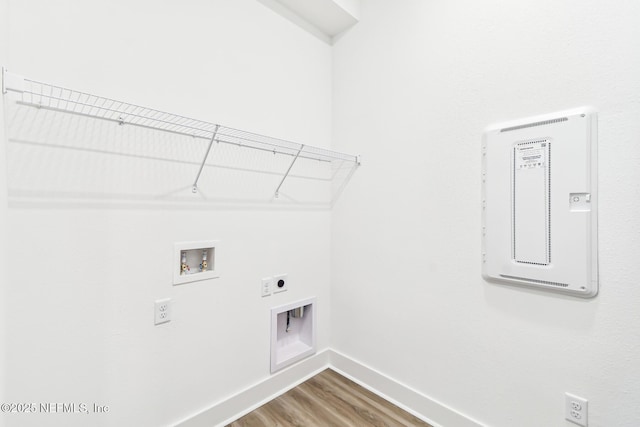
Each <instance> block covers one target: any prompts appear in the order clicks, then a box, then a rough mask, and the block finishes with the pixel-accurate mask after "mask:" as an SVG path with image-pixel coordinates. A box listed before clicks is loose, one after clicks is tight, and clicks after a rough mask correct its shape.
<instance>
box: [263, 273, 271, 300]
mask: <svg viewBox="0 0 640 427" xmlns="http://www.w3.org/2000/svg"><path fill="white" fill-rule="evenodd" d="M272 290H273V278H272V277H264V278H263V279H262V284H261V292H262V296H263V297H268V296H269V295H271V292H272Z"/></svg>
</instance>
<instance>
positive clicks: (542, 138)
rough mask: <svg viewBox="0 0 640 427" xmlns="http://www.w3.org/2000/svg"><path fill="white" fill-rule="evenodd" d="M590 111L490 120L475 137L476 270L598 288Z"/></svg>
mask: <svg viewBox="0 0 640 427" xmlns="http://www.w3.org/2000/svg"><path fill="white" fill-rule="evenodd" d="M597 190H598V186H597V116H596V113H595V111H594V110H593V109H591V108H588V107H583V108H579V109H576V110H569V111H562V112H558V113H553V114H548V115H544V116H536V117H530V118H526V119H522V120H517V121H513V122H507V123H500V124H497V125H493V126H490V127H489V128H488V129H487V130H486V131H485V133H484V135H483V140H482V275H483V277H484V278H485V279H487V280H489V281H492V282H496V283H500V284H512V285H523V286H529V287H535V288H539V289H545V290H549V291H554V292H561V293H565V294H569V295H574V296H580V297H592V296H595V295H596V294H597V292H598V251H597V249H598V244H597V243H598V242H597V238H598V237H597V236H598V233H597V224H598V223H597V211H598V209H597V206H598V205H597V200H598V197H597V196H598V191H597Z"/></svg>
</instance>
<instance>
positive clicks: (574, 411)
mask: <svg viewBox="0 0 640 427" xmlns="http://www.w3.org/2000/svg"><path fill="white" fill-rule="evenodd" d="M564 400H565V405H564V406H565V407H564V417H565V418H566V419H567V420H569V421H571V422H572V423H575V424H578V425H579V426H583V427H587V423H588V419H587V409H588V403H589V402H588V401H587V399H583V398H582V397H578V396H574V395H573V394H570V393H565V394H564Z"/></svg>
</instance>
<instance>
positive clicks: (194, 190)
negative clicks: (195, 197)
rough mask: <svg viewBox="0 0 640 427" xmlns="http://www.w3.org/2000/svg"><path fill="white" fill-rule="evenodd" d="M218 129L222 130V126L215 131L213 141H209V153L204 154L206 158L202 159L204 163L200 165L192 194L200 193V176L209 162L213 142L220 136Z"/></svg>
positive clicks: (217, 126) (218, 126)
mask: <svg viewBox="0 0 640 427" xmlns="http://www.w3.org/2000/svg"><path fill="white" fill-rule="evenodd" d="M218 129H220V125H216V128H215V129H214V131H213V135H212V136H211V141H209V146H208V147H207V152H206V153H204V158H203V159H202V163H201V164H200V169H199V170H198V175H196V179H195V180H194V181H193V187H192V188H191V192H193V193H197V192H198V180H199V179H200V174H201V173H202V169H204V164H205V163H206V162H207V158H208V157H209V152H210V151H211V146H212V145H213V141H215V140H216V135H217V134H218Z"/></svg>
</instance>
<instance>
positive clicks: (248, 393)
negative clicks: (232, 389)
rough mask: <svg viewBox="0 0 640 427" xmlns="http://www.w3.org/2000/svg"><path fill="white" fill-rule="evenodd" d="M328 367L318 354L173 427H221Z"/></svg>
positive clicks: (325, 357)
mask: <svg viewBox="0 0 640 427" xmlns="http://www.w3.org/2000/svg"><path fill="white" fill-rule="evenodd" d="M328 367H329V350H324V351H321V352H320V353H316V354H314V355H313V356H310V357H308V358H306V359H304V360H302V361H300V362H298V363H296V364H295V365H292V366H290V367H288V368H285V369H283V370H282V371H279V372H278V373H277V374H274V375H272V376H270V377H269V378H267V379H265V380H264V381H260V382H259V383H257V384H256V385H254V386H252V387H249V388H248V389H246V390H244V391H241V392H240V393H238V394H235V395H233V396H231V397H229V398H227V399H225V400H223V401H221V402H218V403H216V404H215V405H213V406H211V407H210V408H208V409H205V410H204V411H202V412H200V413H199V414H196V415H194V416H192V417H189V418H187V419H185V420H183V421H181V422H179V423H177V424H176V427H213V426H217V427H220V426H225V425H227V424H229V423H230V422H232V421H235V420H237V419H238V418H240V417H242V416H243V415H246V414H248V413H249V412H251V411H253V410H254V409H257V408H258V407H260V406H262V405H264V404H265V403H267V402H269V401H270V400H272V399H275V398H276V397H278V396H280V395H281V394H283V393H285V392H287V391H289V390H291V389H292V388H294V387H295V386H297V385H299V384H301V383H303V382H305V381H306V380H308V379H309V378H311V377H313V376H314V375H317V374H318V373H320V372H322V371H324V370H325V369H327V368H328Z"/></svg>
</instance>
